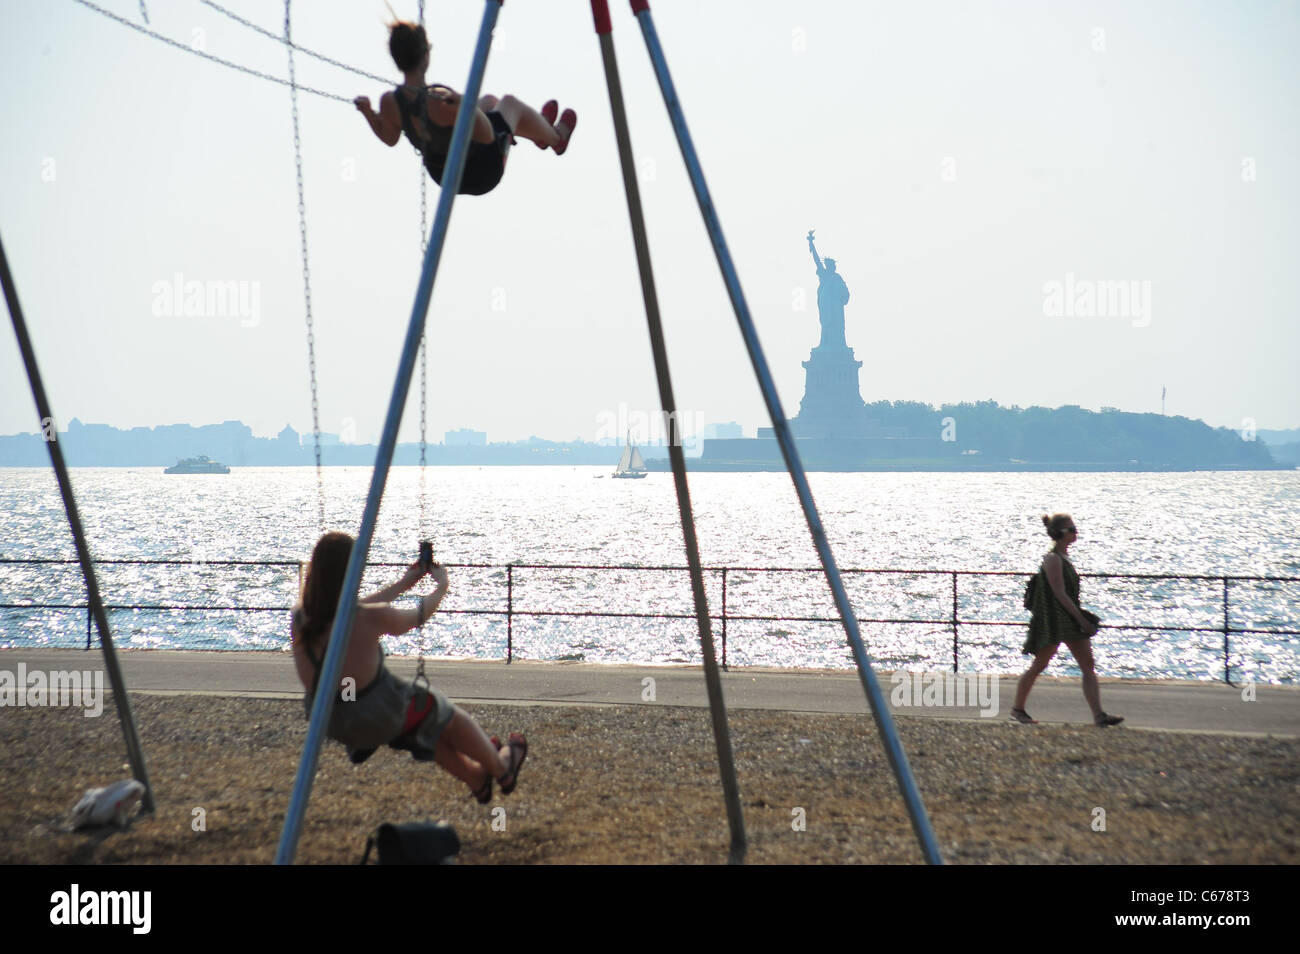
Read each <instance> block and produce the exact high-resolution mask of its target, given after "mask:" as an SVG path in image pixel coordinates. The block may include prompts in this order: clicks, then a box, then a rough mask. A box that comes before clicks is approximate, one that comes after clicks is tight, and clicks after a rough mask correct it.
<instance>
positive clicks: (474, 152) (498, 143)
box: [424, 109, 515, 195]
mask: <svg viewBox="0 0 1300 954" xmlns="http://www.w3.org/2000/svg"><path fill="white" fill-rule="evenodd" d="M487 118H488V122H490V123H491V124H492V134H493V138H492V141H491V142H471V143H470V144H469V154H468V155H467V156H466V157H465V172H464V174H462V175H461V177H460V188H459V189H457V190H456V194H457V195H484V194H485V193H488V192H491V191H492V190H493V189H495V188H496V187H497V183H498V182H500V181H501V176H502V175H503V174H504V173H505V171H506V156H507V155H508V154H509V152H510V146H511V144H512V143H513V142H514V141H515V137H514V136H513V135H512V134H511V132H510V126H509V124H508V123H507V122H506V119H505V117H504V116H502V115H501V114H500V113H499V112H497V111H496V110H495V109H494V110H492V111H491V112H489V113H488V114H487ZM446 161H447V157H446V156H430V155H426V156H425V157H424V166H425V168H426V169H428V170H429V175H431V176H433V181H434V182H436V183H438V185H442V168H443V164H444V163H445V162H446Z"/></svg>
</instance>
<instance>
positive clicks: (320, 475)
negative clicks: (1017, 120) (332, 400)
mask: <svg viewBox="0 0 1300 954" xmlns="http://www.w3.org/2000/svg"><path fill="white" fill-rule="evenodd" d="M290 3H291V0H284V43H285V47H286V48H287V49H288V52H289V93H290V99H291V101H292V103H293V158H294V165H295V169H296V172H297V177H298V234H299V240H300V245H301V248H302V284H303V298H304V302H305V304H306V314H307V370H308V374H309V375H310V377H311V432H312V441H313V446H314V447H315V451H316V506H317V510H318V515H319V518H320V529H321V532H322V533H324V532H325V475H324V471H323V470H322V469H321V455H320V400H319V397H318V396H317V393H316V333H315V328H314V323H313V321H312V314H311V268H310V265H309V264H308V258H307V205H306V201H305V198H304V195H305V193H304V190H303V184H302V139H301V137H300V135H299V131H298V84H297V78H296V76H295V74H294V68H293V43H292V42H291V41H290V39H289V7H290Z"/></svg>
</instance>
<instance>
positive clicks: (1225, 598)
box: [1223, 576, 1232, 685]
mask: <svg viewBox="0 0 1300 954" xmlns="http://www.w3.org/2000/svg"><path fill="white" fill-rule="evenodd" d="M1228 658H1229V657H1228V578H1227V577H1226V576H1225V577H1224V578H1223V681H1224V682H1226V683H1227V684H1228V685H1232V678H1231V676H1230V675H1229V673H1228Z"/></svg>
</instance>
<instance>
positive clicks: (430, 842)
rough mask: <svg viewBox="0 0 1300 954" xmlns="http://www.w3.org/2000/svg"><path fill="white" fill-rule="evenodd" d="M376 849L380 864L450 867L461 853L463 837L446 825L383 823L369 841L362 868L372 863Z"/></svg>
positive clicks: (367, 841)
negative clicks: (371, 850) (371, 855)
mask: <svg viewBox="0 0 1300 954" xmlns="http://www.w3.org/2000/svg"><path fill="white" fill-rule="evenodd" d="M376 847H377V848H378V849H379V864H381V865H451V864H455V863H456V858H455V856H456V855H457V854H458V853H459V852H460V838H459V837H458V836H457V835H456V829H454V828H452V827H451V826H450V825H448V824H447V823H446V822H407V823H406V824H404V825H389V824H383V825H380V826H379V827H378V828H376V829H375V833H374V834H373V835H371V836H370V837H369V838H367V839H366V853H365V854H364V855H362V856H361V863H362V864H363V865H364V864H366V863H367V862H368V861H369V860H370V849H371V848H376Z"/></svg>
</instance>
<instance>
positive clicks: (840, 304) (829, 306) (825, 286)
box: [808, 231, 849, 348]
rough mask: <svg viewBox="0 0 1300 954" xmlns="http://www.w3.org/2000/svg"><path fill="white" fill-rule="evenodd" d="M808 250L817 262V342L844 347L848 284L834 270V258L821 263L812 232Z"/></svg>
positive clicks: (820, 346) (845, 343)
mask: <svg viewBox="0 0 1300 954" xmlns="http://www.w3.org/2000/svg"><path fill="white" fill-rule="evenodd" d="M808 250H809V251H810V252H812V257H813V261H814V262H816V264H817V312H818V314H819V315H820V316H821V323H822V338H821V341H819V342H818V343H817V347H819V348H845V347H848V342H846V341H845V340H844V306H845V305H847V304H848V303H849V286H848V285H846V284H845V283H844V279H843V277H842V276H841V275H840V274H839V272H837V271H835V259H833V258H828V259H826V263H825V264H822V259H821V257H820V256H819V255H818V254H817V246H816V245H815V244H814V243H813V233H812V232H811V231H810V232H809V233H808Z"/></svg>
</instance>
